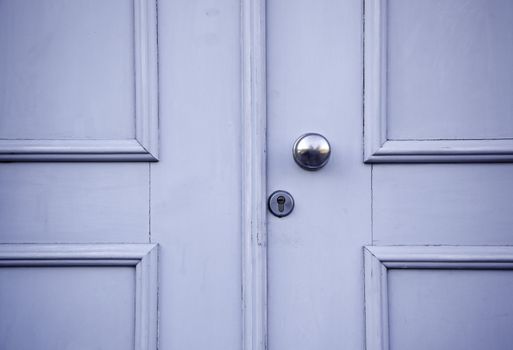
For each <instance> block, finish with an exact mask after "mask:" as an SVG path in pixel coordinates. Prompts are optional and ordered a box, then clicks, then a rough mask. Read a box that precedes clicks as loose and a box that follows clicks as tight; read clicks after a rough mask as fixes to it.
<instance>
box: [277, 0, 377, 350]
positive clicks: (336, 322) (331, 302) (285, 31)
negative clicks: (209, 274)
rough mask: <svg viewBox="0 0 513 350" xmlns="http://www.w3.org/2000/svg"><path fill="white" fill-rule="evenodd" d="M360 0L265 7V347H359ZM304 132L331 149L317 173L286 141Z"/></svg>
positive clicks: (365, 232) (365, 211) (366, 195)
mask: <svg viewBox="0 0 513 350" xmlns="http://www.w3.org/2000/svg"><path fill="white" fill-rule="evenodd" d="M361 17H362V3H361V2H360V1H329V0H328V1H324V0H322V1H269V2H267V39H268V41H267V45H268V46H267V65H268V66H267V73H268V74H267V79H268V83H267V88H268V94H267V97H268V193H269V194H270V193H272V192H273V191H275V190H286V191H289V192H290V193H291V194H292V195H293V196H294V199H295V204H296V205H295V209H294V211H293V212H292V214H291V215H290V216H287V217H285V218H282V219H278V218H276V217H274V216H272V215H270V214H269V217H268V233H269V234H268V246H269V248H268V256H269V261H268V276H269V281H268V293H269V294H268V303H269V304H268V305H269V307H268V313H269V314H268V319H269V349H271V350H273V349H274V350H279V349H296V350H303V349H304V350H306V349H362V348H363V346H364V344H363V335H364V320H363V314H364V313H363V261H362V256H361V246H362V245H365V244H369V242H370V239H371V237H370V226H371V225H370V224H371V223H370V208H371V202H370V198H371V193H370V182H371V177H370V176H371V172H370V166H368V165H364V164H363V163H362V153H363V150H362V102H363V101H362V75H361V72H362V68H363V67H362V58H363V57H362V50H361V40H362V32H361V27H362V23H361ZM306 132H318V133H321V134H323V135H324V136H326V138H327V139H328V140H329V142H330V143H331V145H332V148H333V154H332V156H331V159H330V161H329V163H328V164H327V165H326V167H324V168H323V169H322V170H320V171H318V172H308V171H305V170H303V169H301V168H299V167H298V166H297V165H296V164H295V162H294V160H293V158H292V145H293V143H294V141H295V139H296V138H297V137H299V136H300V135H301V134H303V133H306Z"/></svg>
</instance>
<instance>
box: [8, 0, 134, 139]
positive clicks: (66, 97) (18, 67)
mask: <svg viewBox="0 0 513 350" xmlns="http://www.w3.org/2000/svg"><path fill="white" fill-rule="evenodd" d="M133 12H134V10H133V4H131V2H130V1H126V0H114V1H112V0H110V1H101V0H95V1H82V0H78V1H77V0H74V1H72V2H69V1H62V0H44V1H30V0H22V1H18V0H6V1H2V2H1V3H0V52H2V55H1V56H0V60H1V61H0V76H2V79H1V80H0V90H1V91H3V93H2V95H0V96H2V100H1V103H0V114H1V115H2V118H1V119H0V138H2V139H20V138H23V139H127V138H133V137H134V133H135V130H134V123H133V117H132V116H133V115H134V113H135V104H134V100H133V90H134V81H133V74H134V72H133V71H134V64H135V62H134V55H133V52H134V40H133V30H134V19H133V15H134V14H133Z"/></svg>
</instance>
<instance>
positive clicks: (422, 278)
mask: <svg viewBox="0 0 513 350" xmlns="http://www.w3.org/2000/svg"><path fill="white" fill-rule="evenodd" d="M392 271H393V272H390V273H389V274H388V296H389V302H388V307H389V310H390V312H389V329H390V348H391V349H394V350H406V349H422V350H427V349H485V348H486V349H494V350H506V349H511V344H513V334H512V333H511V324H513V316H512V315H513V313H512V311H513V301H512V300H511V294H512V292H513V271H511V270H445V269H444V270H430V269H428V270H426V269H425V270H415V269H411V270H410V269H408V270H395V271H394V270H392Z"/></svg>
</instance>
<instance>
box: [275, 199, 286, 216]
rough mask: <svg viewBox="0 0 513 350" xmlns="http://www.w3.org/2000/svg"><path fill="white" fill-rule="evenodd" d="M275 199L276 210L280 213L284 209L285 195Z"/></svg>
mask: <svg viewBox="0 0 513 350" xmlns="http://www.w3.org/2000/svg"><path fill="white" fill-rule="evenodd" d="M276 201H277V202H278V210H279V212H280V213H282V212H283V211H284V210H285V197H283V196H279V197H278V198H276Z"/></svg>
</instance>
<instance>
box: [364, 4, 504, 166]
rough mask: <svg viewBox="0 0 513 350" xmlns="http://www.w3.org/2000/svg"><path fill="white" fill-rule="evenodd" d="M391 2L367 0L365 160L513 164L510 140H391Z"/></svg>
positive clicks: (368, 161)
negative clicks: (389, 52) (389, 30)
mask: <svg viewBox="0 0 513 350" xmlns="http://www.w3.org/2000/svg"><path fill="white" fill-rule="evenodd" d="M388 1H389V0H365V14H364V27H365V31H364V32H365V35H364V65H365V69H364V96H365V99H364V101H365V105H364V144H365V147H364V150H365V151H364V161H365V162H366V163H407V162H413V163H419V162H428V163H439V162H511V161H513V141H512V140H511V139H507V138H504V139H500V138H499V139H483V140H457V139H454V140H452V139H447V140H446V139H429V140H427V139H426V140H424V139H420V140H415V139H414V140H392V139H390V137H389V130H388V129H389V127H390V125H389V120H388V115H387V114H388V112H389V107H388V104H389V102H390V101H388V99H389V98H390V96H389V93H388V89H389V86H388V85H389V81H390V78H391V77H389V70H388V67H389V64H388V59H389V57H388V56H389V55H388V50H389V47H388V41H389V38H388V37H387V35H388V34H387V33H388V24H387V22H388V20H389V18H388V15H389V13H388V12H389V11H388ZM408 6H409V5H408ZM490 117H494V116H493V115H492V116H490Z"/></svg>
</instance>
